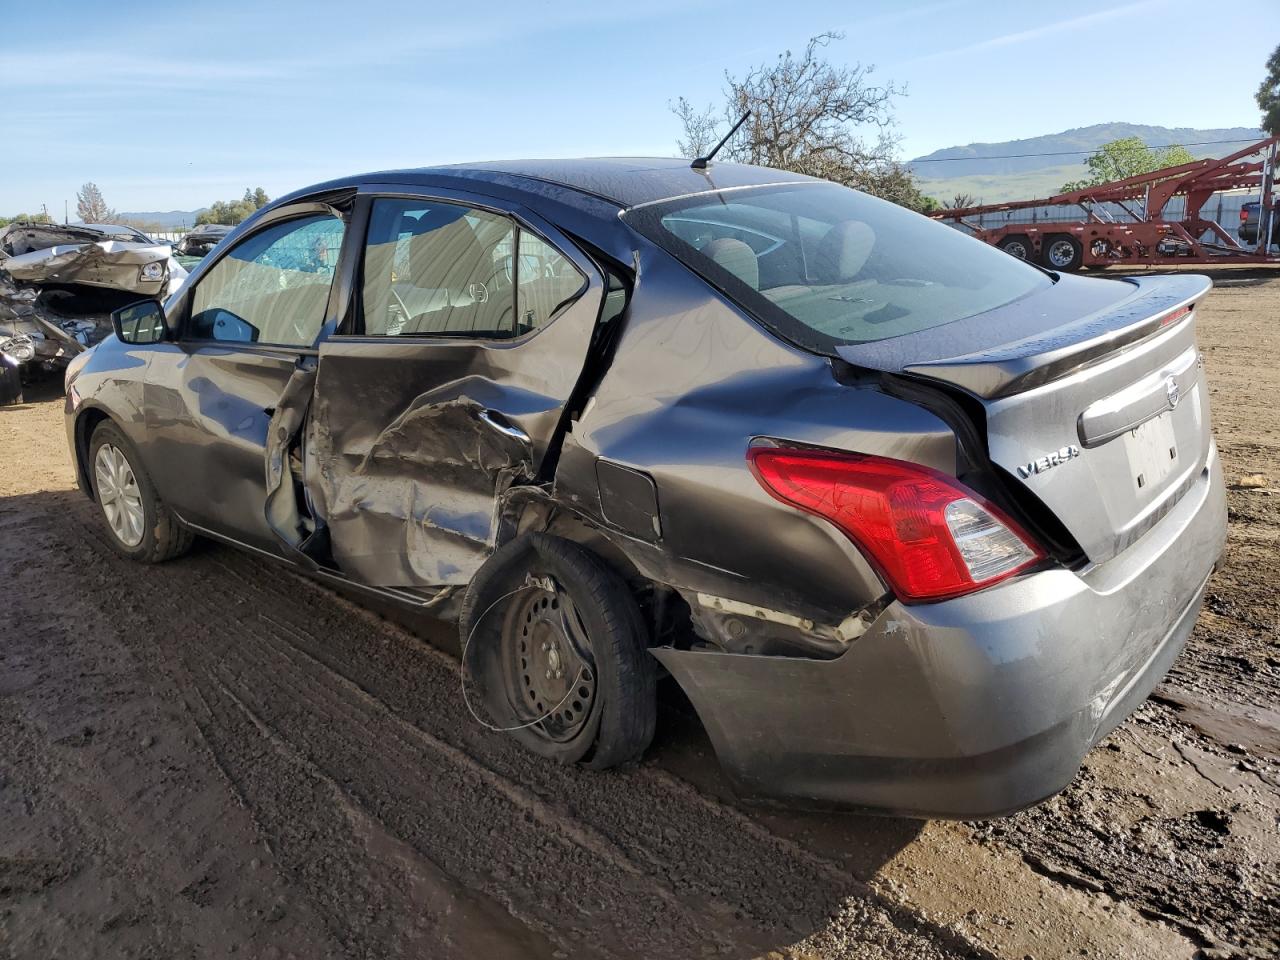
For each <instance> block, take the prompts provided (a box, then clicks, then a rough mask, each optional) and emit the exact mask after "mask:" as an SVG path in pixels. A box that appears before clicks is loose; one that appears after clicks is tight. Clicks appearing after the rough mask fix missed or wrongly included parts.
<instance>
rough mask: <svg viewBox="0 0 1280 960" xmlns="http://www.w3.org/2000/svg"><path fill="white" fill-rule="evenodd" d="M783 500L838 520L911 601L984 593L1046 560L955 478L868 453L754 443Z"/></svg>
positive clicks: (759, 471) (754, 460)
mask: <svg viewBox="0 0 1280 960" xmlns="http://www.w3.org/2000/svg"><path fill="white" fill-rule="evenodd" d="M747 460H748V461H749V462H750V464H751V469H752V472H754V473H755V475H756V479H757V480H759V481H760V484H761V485H762V486H763V487H764V488H765V489H766V490H767V491H768V492H769V493H770V494H772V495H773V496H774V497H775V498H776V499H778V500H781V501H782V502H783V503H787V504H790V505H791V506H794V507H798V508H799V509H801V510H804V511H806V512H807V513H812V514H814V515H815V516H819V517H822V518H824V519H826V520H829V521H831V522H832V523H834V524H835V525H836V526H837V527H839V528H840V530H842V531H843V532H844V533H845V534H847V535H848V536H849V538H850V539H852V540H853V542H854V543H856V544H857V545H858V546H859V547H860V548H862V551H863V552H864V553H865V554H866V555H867V558H868V559H869V560H870V561H871V562H872V563H873V564H874V565H875V566H876V567H877V568H878V569H879V571H880V573H881V574H882V575H883V576H884V578H885V580H886V581H887V582H888V584H889V586H890V587H892V589H893V591H894V593H895V594H897V596H898V597H899V598H900V599H901V600H903V601H905V602H908V603H911V602H922V601H929V600H943V599H946V598H948V597H956V596H960V595H961V594H965V593H972V592H973V591H975V590H981V589H983V588H984V587H989V586H991V585H992V584H994V583H999V582H1000V581H1001V580H1004V579H1007V578H1008V577H1011V576H1013V575H1014V574H1015V573H1018V572H1019V571H1022V570H1025V569H1026V568H1027V567H1029V566H1032V565H1033V564H1035V563H1038V562H1039V561H1041V560H1043V559H1044V556H1045V554H1044V551H1043V550H1041V549H1040V548H1039V547H1038V546H1037V545H1036V544H1035V542H1034V541H1033V540H1032V539H1031V537H1030V536H1029V535H1028V534H1027V533H1026V532H1025V531H1024V530H1022V528H1021V527H1019V526H1018V524H1017V523H1015V522H1014V521H1013V520H1012V519H1011V518H1009V517H1008V516H1006V515H1005V514H1004V513H1003V512H1002V511H1001V510H1000V509H999V508H998V507H996V506H994V505H993V504H991V503H988V502H987V501H986V500H984V499H983V498H982V497H980V496H979V495H978V494H976V493H974V492H973V491H972V490H969V489H968V488H966V487H965V486H964V485H963V484H961V483H960V482H959V481H957V480H956V479H955V478H954V477H948V476H947V475H946V474H943V473H939V472H938V471H936V470H930V469H929V468H928V467H922V466H919V465H917V464H914V463H906V462H904V461H901V460H890V459H888V458H884V457H871V456H864V455H861V454H848V453H831V452H827V451H820V450H796V449H789V448H784V447H752V448H751V449H750V450H748V451H747Z"/></svg>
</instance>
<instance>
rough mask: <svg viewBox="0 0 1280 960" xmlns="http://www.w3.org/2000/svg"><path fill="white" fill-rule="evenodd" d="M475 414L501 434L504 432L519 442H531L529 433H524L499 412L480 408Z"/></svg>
mask: <svg viewBox="0 0 1280 960" xmlns="http://www.w3.org/2000/svg"><path fill="white" fill-rule="evenodd" d="M477 416H479V418H480V419H481V420H482V421H484V422H485V423H486V424H488V425H489V426H491V427H493V429H495V430H497V431H498V432H499V433H501V434H505V435H506V436H508V437H511V438H512V439H514V440H519V441H520V442H521V443H526V444H527V443H532V442H533V441H532V440H531V439H530V438H529V435H528V434H527V433H525V432H524V431H523V430H521V429H520V428H519V427H517V426H516V425H515V424H513V423H510V422H508V421H507V418H506V417H504V416H503V415H502V414H500V413H499V412H498V411H497V410H481V411H480V413H479V414H477Z"/></svg>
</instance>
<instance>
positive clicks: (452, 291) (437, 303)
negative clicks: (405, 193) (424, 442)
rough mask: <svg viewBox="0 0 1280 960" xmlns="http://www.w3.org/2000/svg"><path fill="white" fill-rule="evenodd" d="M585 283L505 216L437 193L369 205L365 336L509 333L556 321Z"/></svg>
mask: <svg viewBox="0 0 1280 960" xmlns="http://www.w3.org/2000/svg"><path fill="white" fill-rule="evenodd" d="M585 283H586V281H585V278H584V277H583V276H582V274H581V273H580V272H579V271H578V270H577V268H576V267H575V266H574V265H573V263H571V262H570V261H569V260H568V259H567V258H565V257H564V256H563V255H562V254H560V253H559V252H558V251H557V250H556V249H555V248H554V247H552V246H550V245H549V244H547V243H546V242H545V241H543V240H542V239H540V238H539V237H537V236H535V235H533V234H531V233H528V232H526V231H524V230H521V229H519V228H518V227H517V225H516V223H515V221H513V220H511V219H510V218H508V217H504V216H501V215H499V214H495V213H491V212H489V211H486V210H477V209H475V208H473V207H468V206H464V205H462V204H457V203H446V202H443V201H435V200H401V199H389V198H388V199H379V200H375V201H374V203H373V211H372V215H371V217H370V221H369V235H368V239H367V242H366V246H365V253H364V266H363V281H362V305H363V318H364V333H365V334H366V335H370V336H388V337H394V336H442V335H443V336H461V337H480V338H492V339H510V338H512V337H518V336H522V335H523V334H525V333H528V332H530V331H532V330H536V329H538V328H540V327H542V326H544V325H545V324H547V323H548V322H550V320H551V319H552V317H553V316H554V315H555V314H556V312H557V311H558V310H559V309H560V307H562V306H563V305H565V304H566V303H567V302H569V301H571V300H573V299H574V298H576V297H577V296H578V295H579V294H580V293H581V292H582V290H583V289H584V287H585Z"/></svg>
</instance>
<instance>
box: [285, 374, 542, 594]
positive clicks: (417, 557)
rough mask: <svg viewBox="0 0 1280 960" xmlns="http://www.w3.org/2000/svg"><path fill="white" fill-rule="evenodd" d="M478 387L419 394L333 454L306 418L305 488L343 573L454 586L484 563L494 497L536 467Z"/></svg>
mask: <svg viewBox="0 0 1280 960" xmlns="http://www.w3.org/2000/svg"><path fill="white" fill-rule="evenodd" d="M477 381H478V378H466V379H465V380H463V381H459V382H455V383H450V384H445V385H444V386H442V387H439V388H437V389H435V390H431V391H428V392H427V393H424V394H422V395H421V396H419V397H417V398H416V399H415V400H414V401H413V402H412V403H411V404H410V405H409V406H408V408H407V409H405V410H404V411H403V412H402V413H401V414H400V415H399V416H397V417H396V418H395V419H394V420H393V421H392V422H391V423H389V424H387V425H386V427H385V428H383V429H382V430H381V431H380V432H378V433H377V435H376V436H374V437H373V438H372V439H371V440H370V441H369V442H368V444H367V446H365V445H364V444H359V445H358V446H357V445H355V444H352V443H350V442H348V443H347V444H346V449H345V451H339V450H337V449H335V445H334V442H333V438H332V436H331V435H330V434H329V433H328V431H327V429H325V427H324V426H323V425H324V424H326V423H328V422H329V418H328V417H326V416H325V415H324V412H323V410H321V411H320V415H319V416H315V417H312V418H311V419H310V421H309V422H310V424H311V427H312V430H311V432H310V435H309V437H308V451H309V455H310V456H312V457H314V463H315V467H316V469H315V474H314V475H315V477H316V479H318V480H319V483H318V484H309V489H310V490H311V491H312V494H313V503H314V504H315V507H316V511H317V513H318V514H319V515H320V516H322V517H323V518H324V519H325V521H326V523H327V524H328V527H329V531H330V538H331V542H332V548H333V557H334V560H335V561H336V562H337V564H338V566H339V567H340V568H341V569H342V570H343V571H345V572H347V573H348V574H355V575H356V576H357V577H359V578H360V579H361V580H363V581H365V582H367V583H371V584H380V585H401V586H403V585H414V584H431V585H442V584H462V583H466V582H467V581H468V580H469V579H470V577H471V574H472V573H473V572H474V570H475V569H476V568H477V567H478V566H479V565H480V564H481V563H483V562H484V559H485V557H487V556H488V554H489V552H490V551H491V550H492V548H493V544H494V541H495V537H496V532H497V526H498V509H497V503H498V498H499V497H500V495H501V494H502V493H503V492H504V491H506V490H507V489H508V488H509V487H510V486H511V485H512V484H513V483H515V482H517V481H521V480H523V481H527V480H530V479H532V476H533V472H534V464H533V451H532V448H531V443H530V440H529V437H528V436H527V435H522V433H523V431H521V430H520V429H519V428H518V427H515V426H514V425H511V424H508V423H502V422H499V421H498V420H497V419H496V418H495V417H494V415H493V414H492V412H491V410H490V408H489V407H488V406H486V405H485V404H483V403H481V402H479V401H478V400H477V399H476V396H477V395H481V396H482V395H483V394H484V393H485V392H486V390H485V387H486V384H484V383H483V382H482V381H481V382H477ZM487 386H488V389H489V390H490V391H491V390H492V389H493V387H492V385H487ZM325 403H326V395H325V394H324V393H323V392H320V393H319V394H318V396H317V399H316V405H317V407H323V406H324V405H325ZM317 428H318V429H317ZM360 447H364V450H363V452H362V453H360V454H359V455H356V456H353V454H354V453H355V450H357V449H359V448H360Z"/></svg>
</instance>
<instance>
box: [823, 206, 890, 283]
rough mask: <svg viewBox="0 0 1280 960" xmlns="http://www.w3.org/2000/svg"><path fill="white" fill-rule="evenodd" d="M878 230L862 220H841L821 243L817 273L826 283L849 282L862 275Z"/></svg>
mask: <svg viewBox="0 0 1280 960" xmlns="http://www.w3.org/2000/svg"><path fill="white" fill-rule="evenodd" d="M875 244H876V234H875V231H874V230H872V229H871V228H870V227H869V226H867V224H865V223H863V222H862V221H861V220H844V221H842V222H840V223H837V224H836V225H835V226H833V227H832V228H831V229H830V230H828V231H827V233H826V235H825V236H824V237H823V238H822V241H821V242H820V243H819V244H818V255H817V257H816V258H815V262H814V265H813V266H814V274H815V276H816V279H817V280H819V281H820V282H822V283H846V282H848V281H849V280H852V279H853V278H854V277H856V276H857V275H858V271H860V270H861V269H862V266H863V264H865V263H866V262H867V257H869V256H871V249H872V247H874V246H875Z"/></svg>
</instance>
